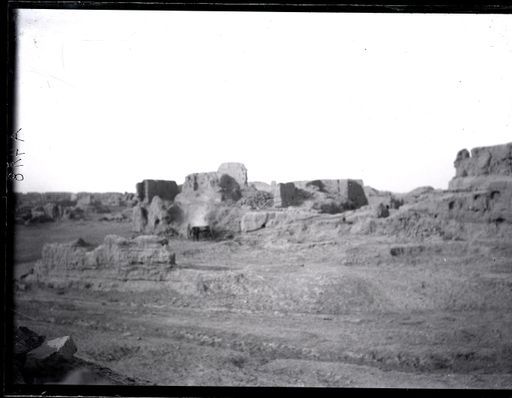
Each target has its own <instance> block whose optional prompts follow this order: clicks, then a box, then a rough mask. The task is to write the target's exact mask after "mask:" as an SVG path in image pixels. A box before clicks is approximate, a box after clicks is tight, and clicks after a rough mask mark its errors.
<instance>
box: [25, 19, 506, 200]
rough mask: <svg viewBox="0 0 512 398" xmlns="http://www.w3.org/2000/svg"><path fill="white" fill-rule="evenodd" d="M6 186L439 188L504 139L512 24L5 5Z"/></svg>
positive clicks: (58, 188)
mask: <svg viewBox="0 0 512 398" xmlns="http://www.w3.org/2000/svg"><path fill="white" fill-rule="evenodd" d="M17 36H18V42H17V43H18V66H17V73H18V81H17V98H18V103H17V126H18V128H22V131H21V132H20V137H21V138H23V139H24V140H25V141H24V142H22V143H21V144H22V145H21V148H20V149H21V150H22V151H23V152H26V155H24V156H23V157H22V160H23V161H22V162H21V163H22V164H23V167H20V168H19V169H18V170H20V171H21V172H22V173H23V174H24V180H23V181H22V182H21V183H19V184H18V186H17V188H16V189H17V190H19V191H23V192H26V191H94V192H100V191H122V192H124V191H129V192H132V191H134V189H135V183H136V182H138V181H140V180H142V179H145V178H148V179H170V180H176V181H177V182H178V183H182V182H183V180H184V178H185V176H186V175H187V174H190V173H193V172H201V171H214V170H216V169H217V167H218V165H219V164H220V163H222V162H227V161H233V162H243V163H244V164H245V165H246V166H247V168H248V170H249V180H251V181H264V182H271V181H272V180H275V181H277V182H286V181H293V180H307V179H321V178H357V179H359V178H361V179H363V180H364V182H365V184H367V185H371V186H373V187H375V188H378V189H386V190H392V191H397V192H405V191H408V190H411V189H413V188H415V187H418V186H422V185H431V186H434V187H437V188H446V187H447V184H448V181H449V179H450V178H451V177H452V176H453V175H454V169H453V160H454V158H455V155H456V153H457V151H458V150H459V149H461V148H468V149H470V148H472V147H475V146H485V145H495V144H501V143H505V142H510V141H512V73H511V72H512V15H484V14H481V15H456V14H452V15H440V14H430V15H429V14H354V13H347V14H336V13H332V14H329V13H256V12H183V11H103V10H98V11H86V10H20V11H19V14H18V33H17Z"/></svg>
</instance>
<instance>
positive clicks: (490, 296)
mask: <svg viewBox="0 0 512 398" xmlns="http://www.w3.org/2000/svg"><path fill="white" fill-rule="evenodd" d="M317 217H325V218H326V220H327V219H329V217H331V218H332V217H334V216H329V215H318V216H317ZM130 227H131V225H130V224H129V223H113V222H99V221H80V222H78V221H61V222H57V223H46V224H38V225H31V226H24V225H20V226H17V227H16V243H17V247H16V253H17V257H16V259H17V265H16V269H15V274H16V276H17V277H18V278H19V277H20V276H21V275H23V274H24V273H27V272H29V271H30V269H31V268H32V267H33V265H34V263H35V261H37V260H38V258H40V256H41V249H42V246H43V244H44V243H46V242H68V241H70V240H73V239H77V238H83V239H84V240H86V241H88V242H90V243H93V244H99V243H100V242H101V241H102V240H103V238H104V237H105V235H107V234H117V235H120V236H125V237H129V236H131V234H132V233H131V231H130ZM312 236H313V235H312ZM169 246H170V247H171V248H172V249H173V250H174V251H175V252H176V263H177V264H176V268H175V270H174V271H173V274H172V275H173V276H172V278H171V279H170V280H167V281H162V282H151V283H150V282H144V281H140V282H137V281H131V282H126V283H122V282H119V283H110V284H107V283H106V284H105V286H104V288H103V289H101V288H100V289H77V288H75V287H74V286H73V285H55V286H53V287H52V286H51V285H50V286H42V285H41V286H38V285H30V286H26V285H23V284H19V283H18V284H16V286H17V288H16V293H15V294H16V295H15V302H16V308H15V321H16V324H17V325H23V326H26V327H28V328H30V329H33V330H35V331H36V332H37V333H39V334H41V335H45V336H46V337H47V338H52V337H59V336H63V335H70V336H72V338H73V339H74V341H75V342H76V345H77V347H78V352H77V353H76V356H77V357H79V358H82V359H84V360H87V361H92V362H95V363H97V364H100V365H102V366H105V367H108V368H110V369H112V370H113V371H115V372H117V373H119V374H122V375H125V376H127V377H131V378H134V379H137V380H143V382H144V383H147V384H150V385H202V386H322V387H412V388H416V387H424V388H512V311H511V309H512V261H511V259H512V243H511V242H506V241H498V240H492V241H486V240H485V239H481V240H477V239H475V240H472V241H456V240H455V241H454V240H451V241H443V240H441V239H439V240H436V239H430V240H428V241H423V242H417V241H407V240H404V239H400V238H398V237H394V236H378V235H374V236H371V235H368V236H361V235H356V234H340V235H339V236H338V237H335V238H333V237H329V238H328V239H326V238H325V237H322V236H321V235H318V237H317V238H315V237H313V238H311V239H308V240H306V241H302V240H300V239H297V240H294V239H290V237H283V236H276V235H275V233H274V232H272V231H271V230H270V229H262V230H260V231H256V232H253V233H250V234H245V235H242V236H238V237H235V238H234V239H230V240H224V241H206V240H205V241H190V240H186V239H171V240H170V242H169ZM394 247H401V248H404V250H399V251H396V250H395V251H393V253H394V255H393V254H392V250H391V249H392V248H394Z"/></svg>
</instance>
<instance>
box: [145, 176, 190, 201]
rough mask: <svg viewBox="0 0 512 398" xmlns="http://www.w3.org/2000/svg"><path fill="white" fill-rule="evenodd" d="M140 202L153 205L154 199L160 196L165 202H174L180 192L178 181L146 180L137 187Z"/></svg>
mask: <svg viewBox="0 0 512 398" xmlns="http://www.w3.org/2000/svg"><path fill="white" fill-rule="evenodd" d="M135 189H136V191H137V196H138V197H139V200H140V201H141V202H142V201H144V202H146V203H151V201H152V200H153V197H155V196H159V197H160V198H161V199H164V200H174V198H175V197H176V195H177V194H178V193H179V192H180V190H179V187H178V184H176V181H166V180H144V181H142V182H139V183H138V184H136V185H135Z"/></svg>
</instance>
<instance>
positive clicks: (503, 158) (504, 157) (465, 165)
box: [454, 143, 512, 177]
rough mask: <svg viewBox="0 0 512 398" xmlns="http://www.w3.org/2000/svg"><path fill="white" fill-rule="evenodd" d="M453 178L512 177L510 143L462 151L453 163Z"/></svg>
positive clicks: (511, 145)
mask: <svg viewBox="0 0 512 398" xmlns="http://www.w3.org/2000/svg"><path fill="white" fill-rule="evenodd" d="M454 166H455V170H456V173H455V177H475V176H484V175H501V176H512V143H508V144H504V145H495V146H489V147H478V148H473V149H472V150H471V154H470V153H469V151H468V150H467V149H463V150H461V151H459V153H457V157H456V159H455V162H454Z"/></svg>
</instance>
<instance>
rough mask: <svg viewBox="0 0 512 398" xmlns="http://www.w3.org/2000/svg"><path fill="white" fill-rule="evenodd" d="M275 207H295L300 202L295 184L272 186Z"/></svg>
mask: <svg viewBox="0 0 512 398" xmlns="http://www.w3.org/2000/svg"><path fill="white" fill-rule="evenodd" d="M272 193H273V195H274V206H275V207H288V206H294V205H296V204H297V201H298V200H299V192H298V190H297V188H296V187H295V184H294V183H293V182H287V183H284V184H274V185H272Z"/></svg>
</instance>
